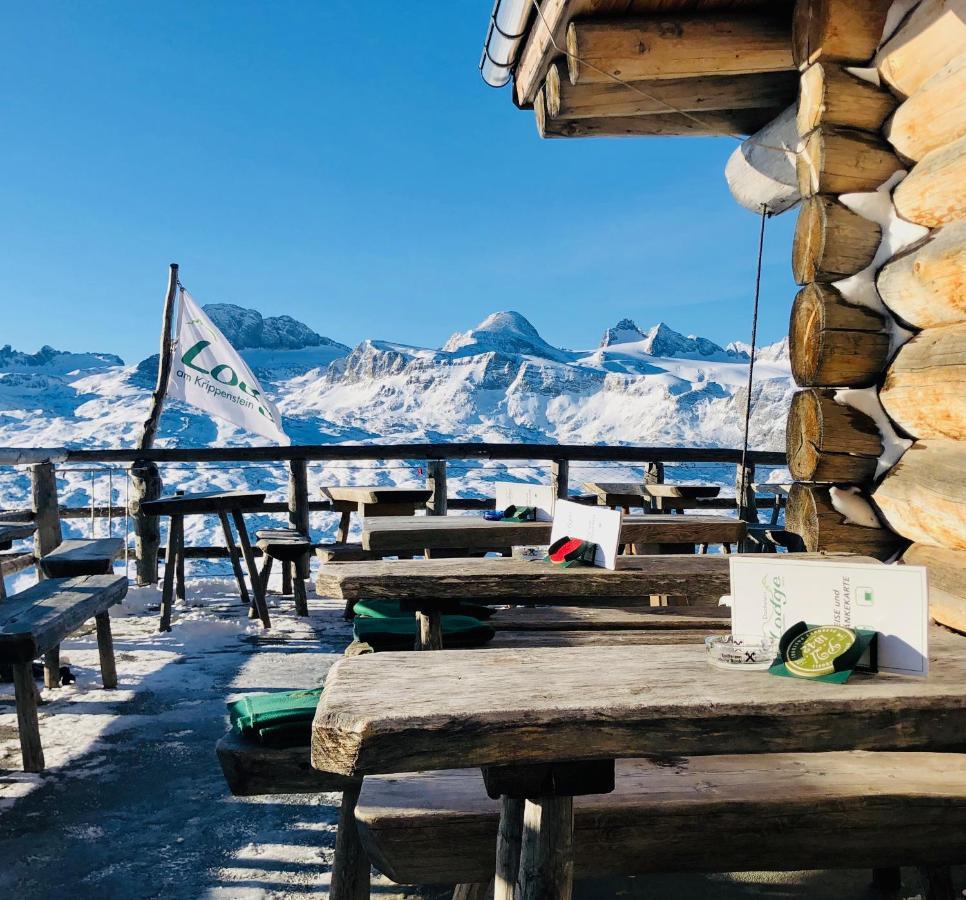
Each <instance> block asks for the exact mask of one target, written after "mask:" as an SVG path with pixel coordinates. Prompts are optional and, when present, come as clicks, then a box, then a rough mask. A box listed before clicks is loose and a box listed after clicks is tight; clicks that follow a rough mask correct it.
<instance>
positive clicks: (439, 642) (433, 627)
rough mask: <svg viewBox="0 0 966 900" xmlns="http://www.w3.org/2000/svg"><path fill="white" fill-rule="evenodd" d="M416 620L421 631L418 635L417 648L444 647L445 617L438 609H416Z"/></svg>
mask: <svg viewBox="0 0 966 900" xmlns="http://www.w3.org/2000/svg"><path fill="white" fill-rule="evenodd" d="M416 622H417V624H418V625H419V632H418V634H417V635H416V649H417V650H442V649H443V617H442V615H441V614H440V612H439V610H438V609H433V610H429V611H428V612H423V611H422V610H417V611H416Z"/></svg>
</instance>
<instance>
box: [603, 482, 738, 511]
mask: <svg viewBox="0 0 966 900" xmlns="http://www.w3.org/2000/svg"><path fill="white" fill-rule="evenodd" d="M584 487H585V488H586V489H587V490H588V491H590V492H591V493H592V494H593V495H594V496H596V497H597V502H598V503H599V504H600V505H601V506H609V507H610V508H611V509H623V510H624V512H629V511H630V509H631V508H632V507H636V506H640V507H643V508H644V509H653V510H659V511H660V510H671V509H673V510H682V509H691V508H697V507H699V506H700V504H701V502H702V501H707V500H711V499H713V498H715V497H717V496H718V494H719V493H721V488H720V487H717V486H715V485H710V484H663V483H662V484H642V483H640V482H634V481H617V482H614V481H585V482H584Z"/></svg>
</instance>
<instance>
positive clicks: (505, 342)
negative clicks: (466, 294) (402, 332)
mask: <svg viewBox="0 0 966 900" xmlns="http://www.w3.org/2000/svg"><path fill="white" fill-rule="evenodd" d="M443 352H444V353H454V354H459V355H460V356H475V355H478V354H480V353H504V354H511V355H521V354H522V355H524V356H541V357H544V358H547V359H554V360H564V359H566V358H567V355H566V354H565V353H563V352H562V351H561V350H558V349H557V348H556V347H553V346H551V345H550V344H548V343H547V342H546V341H545V340H544V339H543V338H542V337H540V333H539V332H538V331H537V329H536V328H534V327H533V325H531V324H530V322H529V320H528V319H527V318H526V317H525V316H522V315H520V313H518V312H513V311H504V312H496V313H492V314H490V315H488V316H487V317H486V318H485V319H484V320H483V321H482V322H480V324H479V325H477V326H476V327H475V328H471V329H470V330H469V331H462V332H457V333H456V334H454V335H452V336H451V337H450V339H449V340H448V341H447V342H446V343H445V344H444V345H443Z"/></svg>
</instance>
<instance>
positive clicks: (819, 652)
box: [785, 625, 856, 678]
mask: <svg viewBox="0 0 966 900" xmlns="http://www.w3.org/2000/svg"><path fill="white" fill-rule="evenodd" d="M855 639H856V638H855V632H854V631H852V630H851V629H849V628H842V627H840V626H839V625H822V626H820V627H818V628H810V629H809V630H808V631H806V632H805V633H804V634H800V635H799V636H798V637H797V638H795V639H794V640H793V641H792V642H791V643H790V644H789V645H788V649H787V650H786V651H785V666H786V667H787V668H788V671H789V672H791V673H792V674H793V675H800V676H802V677H803V678H817V677H818V676H819V675H831V674H832V673H833V672H834V671H835V660H836V659H838V657H840V656H841V655H842V654H843V653H845V652H846V651H847V650H848V649H849V647H851V646H852V645H853V644H854V643H855Z"/></svg>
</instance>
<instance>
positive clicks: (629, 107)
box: [543, 62, 798, 119]
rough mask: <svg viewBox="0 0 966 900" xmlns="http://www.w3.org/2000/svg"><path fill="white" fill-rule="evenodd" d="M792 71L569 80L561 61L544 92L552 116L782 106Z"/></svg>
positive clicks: (789, 97)
mask: <svg viewBox="0 0 966 900" xmlns="http://www.w3.org/2000/svg"><path fill="white" fill-rule="evenodd" d="M797 88H798V76H797V74H796V73H795V72H759V73H755V74H752V75H708V76H705V77H703V78H658V79H649V80H644V81H636V82H631V84H630V86H628V85H626V84H620V83H616V82H605V83H601V84H571V83H570V79H569V76H568V74H567V66H566V63H565V62H555V63H551V65H550V67H549V68H548V69H547V78H546V81H545V83H544V88H543V95H544V102H545V104H546V110H547V115H548V116H549V117H550V118H552V119H558V118H565V119H587V118H597V117H607V116H646V115H654V114H655V113H658V114H660V113H671V112H676V111H677V110H686V111H688V112H701V111H715V110H735V109H762V108H764V109H775V108H783V107H785V106H787V105H788V104H789V103H792V102H793V101H794V99H795V92H796V90H797Z"/></svg>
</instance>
